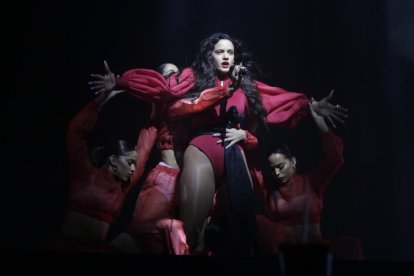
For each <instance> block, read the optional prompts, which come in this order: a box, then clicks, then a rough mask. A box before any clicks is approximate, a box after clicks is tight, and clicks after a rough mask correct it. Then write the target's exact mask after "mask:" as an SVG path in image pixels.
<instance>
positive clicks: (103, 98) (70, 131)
mask: <svg viewBox="0 0 414 276" xmlns="http://www.w3.org/2000/svg"><path fill="white" fill-rule="evenodd" d="M121 92H122V91H105V92H103V93H101V94H100V95H99V96H98V97H96V98H95V99H94V100H92V101H91V102H90V103H88V104H87V105H86V106H84V107H83V108H82V109H81V110H80V111H79V113H78V114H76V115H75V117H73V119H72V120H71V121H70V122H69V125H68V128H67V132H66V150H67V154H68V159H69V167H70V171H71V175H72V177H76V175H77V174H81V173H82V172H83V171H84V169H85V167H86V168H88V167H91V166H93V165H92V163H91V162H90V159H89V152H88V147H87V139H88V136H89V135H90V133H91V131H92V129H93V127H94V126H95V124H96V121H97V119H98V116H99V112H100V110H101V108H102V106H103V105H104V104H105V103H106V102H107V101H108V100H109V99H110V98H112V97H113V96H115V95H116V94H119V93H121ZM85 172H88V169H86V170H85Z"/></svg>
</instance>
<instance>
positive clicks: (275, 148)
mask: <svg viewBox="0 0 414 276" xmlns="http://www.w3.org/2000/svg"><path fill="white" fill-rule="evenodd" d="M276 153H279V154H283V155H284V156H285V157H286V158H288V159H292V157H293V155H292V153H291V151H290V148H289V146H288V145H287V144H279V143H275V144H273V145H271V146H270V147H269V149H268V151H267V155H266V156H267V157H269V156H270V155H272V154H276Z"/></svg>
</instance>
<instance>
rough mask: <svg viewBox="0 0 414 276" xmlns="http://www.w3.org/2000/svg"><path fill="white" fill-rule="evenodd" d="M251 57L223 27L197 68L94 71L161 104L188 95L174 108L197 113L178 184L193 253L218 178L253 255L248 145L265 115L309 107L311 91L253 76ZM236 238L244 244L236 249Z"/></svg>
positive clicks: (300, 112) (289, 114) (293, 117)
mask: <svg viewBox="0 0 414 276" xmlns="http://www.w3.org/2000/svg"><path fill="white" fill-rule="evenodd" d="M250 62H251V60H250V59H249V57H248V55H246V53H245V52H244V50H243V48H242V47H241V43H240V42H239V41H238V40H235V39H233V38H231V37H230V36H228V35H226V34H221V33H218V34H213V35H211V36H210V37H209V38H207V39H205V40H204V41H203V42H202V44H201V47H200V52H199V55H198V58H197V59H196V61H195V62H194V64H193V66H192V68H186V69H184V70H183V72H182V73H181V74H179V75H178V74H177V75H172V76H171V77H169V78H167V79H166V80H165V79H164V78H163V77H162V76H161V75H160V74H159V73H157V72H155V71H153V70H148V69H133V70H130V71H128V72H126V73H124V74H123V76H122V77H121V78H115V76H114V75H113V74H110V75H108V74H107V75H105V76H102V75H92V76H94V77H96V78H97V79H98V80H97V81H94V82H93V84H95V85H96V89H98V91H100V90H102V91H104V90H111V89H114V88H123V89H126V90H127V91H128V92H130V93H132V95H134V96H136V97H137V98H139V99H144V100H150V101H154V102H160V101H161V102H167V101H170V100H176V99H177V98H179V97H183V96H184V95H185V98H186V99H183V100H180V101H178V102H176V103H175V104H173V105H172V107H171V109H170V110H169V112H168V114H169V115H170V116H171V117H174V116H175V118H179V117H180V116H183V117H184V116H189V115H191V117H190V118H191V124H192V127H194V130H193V132H192V133H191V134H192V135H193V139H192V140H191V143H190V145H189V146H188V147H187V149H186V150H185V153H184V159H183V171H182V175H181V177H180V185H179V186H180V190H179V196H180V219H181V220H183V222H184V227H185V230H186V234H187V240H188V242H189V245H190V249H191V250H192V251H194V250H195V248H196V244H197V240H198V238H197V237H198V235H199V233H201V232H202V228H203V224H204V221H205V218H206V216H207V214H208V212H209V210H210V207H211V205H212V202H213V197H214V194H215V191H216V189H217V188H218V186H219V185H218V184H219V183H221V182H222V181H225V182H226V185H223V187H226V189H227V196H228V197H229V200H228V202H231V204H230V205H231V206H230V208H227V210H231V211H229V214H228V216H229V217H230V218H229V220H230V221H231V223H230V224H231V225H232V227H233V228H234V229H233V230H234V231H233V233H236V234H235V237H234V239H235V242H234V244H235V250H234V252H241V254H250V253H251V247H252V246H251V238H252V237H253V236H254V233H255V225H254V223H255V219H254V207H253V202H252V183H251V176H250V174H249V171H248V169H247V168H248V167H247V165H246V159H245V156H244V151H243V149H245V150H247V149H248V148H252V147H254V146H255V144H257V140H255V138H253V136H252V135H251V133H255V130H256V129H257V127H258V126H260V125H265V121H267V122H269V123H274V124H279V125H282V126H286V127H294V126H295V125H296V124H297V123H298V122H299V120H300V119H301V118H302V117H303V116H305V115H306V114H307V113H308V105H307V104H308V103H309V101H308V99H307V98H306V96H305V95H304V94H301V93H294V92H288V91H286V90H284V89H281V88H278V87H271V86H268V85H266V84H263V83H261V82H258V81H254V80H253V76H252V75H251V71H250V70H249V69H250V65H251V63H250ZM240 64H243V65H244V66H245V67H242V66H240ZM233 65H235V70H233V74H232V73H231V72H232V71H231V68H232V67H233ZM246 69H247V70H246ZM240 72H242V73H240ZM242 75H244V76H242ZM201 91H203V92H201ZM194 99H195V100H194ZM321 103H322V101H321V102H315V108H316V109H317V111H318V113H320V114H325V115H326V116H332V117H333V119H337V120H341V119H340V114H338V113H337V112H339V111H338V110H336V109H334V108H333V106H332V105H330V104H329V103H328V102H327V101H325V105H323V104H321ZM243 117H245V118H246V119H243ZM171 119H173V118H171ZM218 136H220V138H221V139H220V138H218ZM173 138H174V139H175V138H176V137H175V136H173ZM244 141H246V142H244ZM225 148H226V149H225ZM225 155H226V156H227V157H226V158H225V157H224V156H225ZM216 186H217V187H216ZM237 244H240V245H241V247H242V248H238V249H237ZM239 249H240V250H239Z"/></svg>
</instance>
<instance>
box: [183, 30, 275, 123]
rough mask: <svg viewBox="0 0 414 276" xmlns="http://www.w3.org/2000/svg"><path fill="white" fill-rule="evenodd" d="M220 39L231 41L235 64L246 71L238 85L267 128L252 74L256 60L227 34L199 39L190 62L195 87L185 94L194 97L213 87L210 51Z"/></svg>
mask: <svg viewBox="0 0 414 276" xmlns="http://www.w3.org/2000/svg"><path fill="white" fill-rule="evenodd" d="M221 39H226V40H229V41H231V42H232V43H233V46H234V54H235V56H234V62H235V64H240V63H242V64H243V66H244V67H246V68H247V73H246V74H245V75H244V76H243V78H242V81H241V84H240V86H241V88H242V90H243V92H244V93H245V95H246V98H247V100H248V103H249V107H250V110H251V112H252V113H253V116H255V117H256V118H257V119H258V120H259V122H261V125H262V126H264V127H265V129H267V127H266V123H265V116H266V111H265V109H264V107H263V104H262V100H261V97H260V95H259V93H258V92H257V87H256V84H255V83H254V75H255V73H256V72H259V71H260V70H259V69H258V67H257V66H256V62H255V61H254V60H253V58H252V55H251V54H250V53H248V52H247V51H246V49H245V47H244V46H243V45H242V42H241V41H239V40H238V39H234V38H232V37H231V36H230V35H228V34H225V33H214V34H212V35H210V36H209V37H207V38H206V39H204V40H203V41H201V44H200V49H199V52H198V54H197V55H196V58H195V61H194V62H193V64H192V68H193V71H194V73H195V82H196V83H195V88H194V89H192V90H191V91H190V92H189V93H188V94H187V96H188V97H190V98H196V97H198V96H199V95H200V93H201V92H202V91H203V90H205V89H207V88H211V87H214V85H215V81H216V68H215V65H214V59H213V56H212V53H213V50H214V45H215V44H216V43H217V42H218V41H219V40H221Z"/></svg>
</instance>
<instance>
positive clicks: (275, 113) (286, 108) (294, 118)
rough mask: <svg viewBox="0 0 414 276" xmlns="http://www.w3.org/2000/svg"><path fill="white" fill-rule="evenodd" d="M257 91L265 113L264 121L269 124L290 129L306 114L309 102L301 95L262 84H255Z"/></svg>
mask: <svg viewBox="0 0 414 276" xmlns="http://www.w3.org/2000/svg"><path fill="white" fill-rule="evenodd" d="M257 91H258V92H259V94H260V96H261V98H262V103H263V107H264V109H265V110H266V113H267V115H266V120H267V122H268V123H270V124H278V125H280V126H282V127H287V128H292V127H295V126H296V125H297V124H298V123H299V121H300V120H301V119H302V118H303V117H304V116H306V115H307V114H308V110H309V107H308V103H309V100H308V99H307V98H306V96H305V95H304V94H302V93H297V92H290V91H287V90H285V89H283V88H280V87H274V86H269V85H267V84H264V83H262V82H257Z"/></svg>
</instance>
